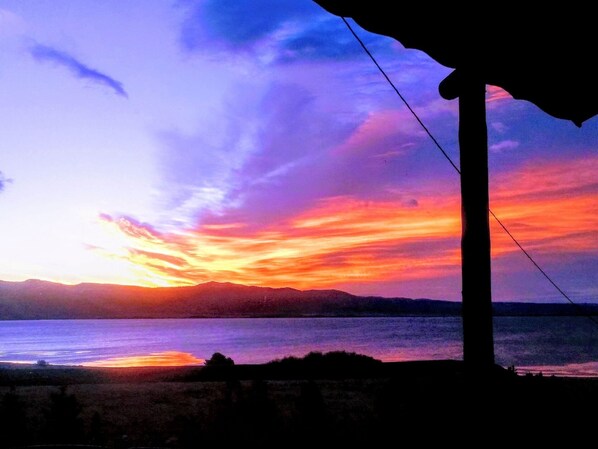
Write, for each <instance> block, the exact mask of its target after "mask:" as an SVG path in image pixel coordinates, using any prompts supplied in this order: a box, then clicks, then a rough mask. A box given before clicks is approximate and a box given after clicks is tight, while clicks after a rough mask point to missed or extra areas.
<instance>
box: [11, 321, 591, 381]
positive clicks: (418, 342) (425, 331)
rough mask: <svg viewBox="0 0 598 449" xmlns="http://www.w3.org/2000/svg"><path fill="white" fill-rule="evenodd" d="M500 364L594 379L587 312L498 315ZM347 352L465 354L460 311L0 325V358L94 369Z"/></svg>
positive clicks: (402, 356) (405, 356) (397, 357)
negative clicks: (448, 313) (447, 313)
mask: <svg viewBox="0 0 598 449" xmlns="http://www.w3.org/2000/svg"><path fill="white" fill-rule="evenodd" d="M494 327H495V336H494V337H495V351H496V361H497V363H499V364H501V365H502V366H510V365H514V366H515V368H516V369H517V370H518V371H519V372H538V371H542V372H543V373H544V374H560V375H574V376H598V326H597V325H596V324H595V323H593V322H592V321H590V320H589V319H587V318H584V317H498V318H495V320H494ZM334 350H345V351H351V352H357V353H361V354H366V355H370V356H372V357H375V358H377V359H380V360H383V361H401V360H424V359H427V360H430V359H462V357H463V352H462V333H461V319H460V318H458V317H389V318H272V319H268V318H264V319H261V318H260V319H247V318H243V319H160V320H50V321H0V361H5V362H8V361H10V362H36V361H38V360H45V361H47V362H48V363H51V364H71V365H91V366H94V365H95V366H131V365H180V364H196V363H202V361H203V360H204V359H207V358H209V357H210V356H211V355H212V354H213V353H214V352H221V353H223V354H225V355H226V356H228V357H231V358H232V359H233V360H234V361H235V362H236V363H264V362H268V361H270V360H273V359H276V358H282V357H285V356H290V355H294V356H303V355H305V354H307V353H308V352H310V351H322V352H327V351H334Z"/></svg>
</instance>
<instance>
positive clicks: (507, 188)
mask: <svg viewBox="0 0 598 449" xmlns="http://www.w3.org/2000/svg"><path fill="white" fill-rule="evenodd" d="M596 173H598V156H591V157H586V158H580V159H574V160H560V161H536V162H534V163H533V164H532V163H530V164H528V165H527V166H525V167H524V168H523V169H521V170H519V171H517V172H515V173H511V174H508V175H505V176H501V177H499V178H498V179H497V181H496V182H495V183H494V185H495V188H494V189H492V193H493V194H492V201H491V207H492V209H493V211H494V212H495V213H496V214H497V215H498V217H499V218H500V219H501V221H502V222H503V223H504V224H505V225H506V226H507V227H508V228H509V230H510V231H511V232H512V233H513V234H514V235H515V237H516V238H517V239H519V240H520V241H521V242H523V243H525V246H526V248H527V249H529V250H531V251H532V252H535V253H537V252H542V253H545V254H555V255H558V254H562V253H565V252H569V253H592V252H593V253H595V252H596V251H597V249H598V232H596V229H598V182H597V181H596ZM492 237H493V254H494V255H495V256H499V255H501V254H503V253H506V252H513V251H518V249H517V248H516V247H515V246H514V245H513V244H512V242H511V241H510V240H509V237H508V236H507V235H506V234H505V233H504V232H502V230H500V229H499V227H498V225H496V224H494V225H493V234H492Z"/></svg>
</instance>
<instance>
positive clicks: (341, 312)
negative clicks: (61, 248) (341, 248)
mask: <svg viewBox="0 0 598 449" xmlns="http://www.w3.org/2000/svg"><path fill="white" fill-rule="evenodd" d="M494 310H495V314H496V315H578V314H580V312H581V310H580V309H578V308H576V307H574V306H572V305H570V304H521V303H495V304H494ZM584 311H586V312H585V313H588V312H591V313H594V314H598V305H587V306H585V309H584ZM460 314H461V304H460V303H459V302H451V301H439V300H431V299H408V298H381V297H373V296H367V297H366V296H355V295H351V294H349V293H346V292H343V291H339V290H296V289H293V288H268V287H250V286H246V285H238V284H231V283H218V282H207V283H205V284H199V285H196V286H192V287H161V288H148V287H133V286H122V285H111V284H91V283H84V284H79V285H63V284H57V283H52V282H45V281H38V280H28V281H24V282H4V281H0V319H4V320H10V319H68V318H77V319H82V318H189V317H209V318H216V317H219V318H232V317H291V316H297V317H310V316H401V315H440V316H444V315H453V316H454V315H460Z"/></svg>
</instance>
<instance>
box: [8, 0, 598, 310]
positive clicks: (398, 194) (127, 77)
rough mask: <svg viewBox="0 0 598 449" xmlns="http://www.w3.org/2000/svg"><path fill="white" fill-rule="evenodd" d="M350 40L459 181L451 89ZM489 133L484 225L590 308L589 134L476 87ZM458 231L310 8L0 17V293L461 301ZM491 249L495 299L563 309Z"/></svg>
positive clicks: (393, 106) (427, 62) (207, 6)
mask: <svg viewBox="0 0 598 449" xmlns="http://www.w3.org/2000/svg"><path fill="white" fill-rule="evenodd" d="M354 26H355V30H356V32H357V33H358V34H359V36H360V37H361V38H362V39H363V40H364V42H365V43H366V45H367V46H368V48H369V49H370V50H371V52H372V53H373V54H374V55H375V56H376V58H377V59H378V61H379V62H380V64H381V65H382V67H384V69H385V70H386V71H387V72H388V74H389V76H390V77H391V79H392V80H393V82H394V83H395V84H396V86H397V87H398V89H399V90H400V91H401V93H402V94H403V96H404V97H405V98H406V99H407V100H408V101H409V102H410V104H411V105H412V106H413V107H414V109H415V110H416V111H417V113H418V114H419V116H420V117H421V119H422V120H423V122H424V123H425V124H426V126H427V127H428V128H429V129H430V131H431V132H432V133H433V134H434V136H435V137H436V139H437V140H438V141H439V142H440V143H441V145H442V146H443V147H444V149H445V150H446V151H447V153H448V154H449V155H450V156H451V158H453V159H454V160H455V161H456V163H457V164H458V161H459V151H458V141H457V125H458V113H457V109H458V103H457V100H454V101H447V100H444V99H442V98H441V97H440V95H439V94H438V84H439V82H440V81H441V80H442V79H443V78H444V77H446V76H447V75H448V74H449V73H450V69H448V68H446V67H443V66H441V65H440V64H438V63H436V62H435V61H434V60H432V59H431V58H429V57H428V56H427V55H426V54H425V53H422V52H420V51H417V50H412V49H405V48H404V47H403V46H402V45H401V44H400V43H398V42H397V41H395V40H393V39H391V38H387V37H383V36H377V35H374V34H371V33H368V32H366V31H364V30H362V29H361V28H359V27H358V26H357V25H354ZM555 63H558V61H556V56H555ZM589 88H591V86H589ZM487 123H488V136H489V165H490V207H491V209H492V210H493V211H494V212H495V213H496V215H497V216H498V217H499V218H500V219H501V220H502V221H503V222H504V223H505V225H506V226H507V227H508V228H509V230H510V231H511V232H512V233H513V235H514V236H515V237H516V238H517V239H519V241H520V242H521V243H522V244H523V246H524V247H525V248H526V249H527V250H528V251H529V252H530V254H532V255H533V256H534V258H535V259H536V261H537V262H538V263H539V264H540V265H541V266H542V267H543V268H544V270H545V271H546V272H547V273H549V274H550V275H551V276H552V277H553V279H554V280H555V281H556V282H557V283H558V284H559V286H560V287H561V288H562V289H563V290H564V291H565V292H566V293H567V294H568V295H569V296H570V297H571V298H572V299H574V300H575V301H579V302H598V285H597V282H596V280H597V277H596V272H597V270H598V182H597V181H596V175H595V174H596V173H598V152H597V151H596V150H597V148H598V118H596V117H594V118H592V119H590V120H588V121H586V122H585V123H584V124H583V126H582V127H581V128H577V127H576V126H575V125H574V124H573V123H571V122H567V121H564V120H560V119H555V118H553V117H550V116H548V115H547V114H545V113H544V112H542V111H540V110H539V109H538V108H537V107H535V106H534V105H532V104H530V103H528V102H526V101H520V100H514V99H513V98H511V97H510V95H508V93H506V92H505V91H503V90H501V89H499V88H496V87H493V86H488V88H487ZM460 232H461V223H460V199H459V177H458V175H457V173H456V172H455V171H454V170H453V168H452V167H451V166H450V164H449V163H448V162H447V161H446V159H445V158H444V157H443V156H442V155H441V154H440V152H439V151H438V149H437V148H436V147H435V146H434V144H433V143H432V142H431V140H430V139H429V137H428V136H426V134H425V133H424V132H423V130H422V129H421V127H420V126H419V125H418V123H417V122H416V121H415V119H414V118H413V117H412V116H411V115H410V113H409V111H408V110H407V109H406V108H405V106H404V105H403V104H402V103H401V101H400V100H399V98H398V97H397V96H396V95H395V94H394V92H393V91H392V89H391V88H390V86H389V85H388V84H387V83H386V81H385V80H384V79H383V78H382V76H381V75H380V74H379V73H378V71H377V69H376V67H375V66H374V65H373V64H372V62H371V61H370V60H369V59H368V57H367V55H365V53H364V52H363V50H362V49H361V47H360V46H359V44H358V42H357V41H356V40H355V39H354V38H353V37H352V35H351V34H350V32H349V31H348V30H347V28H346V27H345V25H344V24H343V22H342V21H341V20H340V19H339V18H338V17H335V16H332V15H329V14H327V13H326V12H325V11H324V10H322V9H321V8H320V7H319V6H318V5H316V4H315V3H314V2H312V1H311V0H284V1H283V0H252V1H251V2H249V1H239V0H144V1H122V0H104V1H101V2H98V1H95V0H78V1H72V0H51V1H50V0H31V1H27V2H23V1H21V0H0V254H1V257H0V279H1V280H5V281H21V280H25V279H31V278H36V279H43V280H49V281H55V282H63V283H71V284H73V283H80V282H104V283H118V284H135V285H144V286H175V285H194V284H198V283H202V282H207V281H219V282H235V283H242V284H248V285H260V286H270V287H295V288H300V289H308V288H337V289H342V290H345V291H348V292H351V293H355V294H363V295H381V296H389V297H391V296H392V297H396V296H402V297H426V298H433V299H448V300H458V299H460V295H461V285H460V284H461V277H460ZM491 233H492V255H493V259H492V268H493V287H492V288H493V298H494V300H495V301H527V302H537V301H556V302H562V299H561V298H560V297H559V295H558V293H557V292H556V291H555V289H554V288H553V287H552V286H551V285H550V284H549V283H548V282H547V281H546V280H545V279H544V278H543V277H542V276H541V275H540V274H539V273H538V272H537V270H536V269H535V268H534V267H533V266H532V265H531V263H530V262H529V261H528V260H527V259H526V258H525V256H524V255H523V254H522V253H521V251H520V250H519V249H518V248H517V247H516V246H515V245H514V244H513V243H512V242H511V241H510V240H509V238H508V236H506V235H505V234H504V232H503V231H502V230H500V228H498V227H497V226H496V224H495V223H493V224H492V228H491Z"/></svg>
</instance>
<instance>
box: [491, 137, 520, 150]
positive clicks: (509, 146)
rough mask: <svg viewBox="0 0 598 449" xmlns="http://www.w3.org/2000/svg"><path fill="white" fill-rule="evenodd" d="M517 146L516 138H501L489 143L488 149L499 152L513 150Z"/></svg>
mask: <svg viewBox="0 0 598 449" xmlns="http://www.w3.org/2000/svg"><path fill="white" fill-rule="evenodd" d="M518 146H519V142H517V141H516V140H510V139H507V140H501V141H500V142H497V143H494V144H492V145H490V148H489V149H490V151H492V152H494V153H501V152H503V151H509V150H514V149H515V148H517V147H518Z"/></svg>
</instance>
